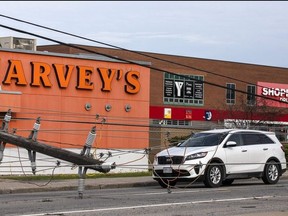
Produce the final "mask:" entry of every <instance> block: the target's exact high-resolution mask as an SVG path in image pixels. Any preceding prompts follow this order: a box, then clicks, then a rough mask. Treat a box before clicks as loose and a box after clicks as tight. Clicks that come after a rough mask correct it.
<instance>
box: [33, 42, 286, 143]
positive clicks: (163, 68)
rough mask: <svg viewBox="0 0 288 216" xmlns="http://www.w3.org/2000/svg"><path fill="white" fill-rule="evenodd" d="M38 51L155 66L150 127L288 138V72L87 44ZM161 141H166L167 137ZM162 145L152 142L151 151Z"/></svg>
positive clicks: (262, 66)
mask: <svg viewBox="0 0 288 216" xmlns="http://www.w3.org/2000/svg"><path fill="white" fill-rule="evenodd" d="M75 46H78V47H79V48H80V49H76V48H75ZM38 50H42V51H49V52H59V53H70V54H76V53H78V54H79V53H86V54H88V53H89V54H91V55H92V54H93V53H94V52H96V53H98V54H99V53H102V54H104V55H109V56H115V57H117V58H121V59H126V60H137V61H147V62H151V78H150V125H151V126H153V125H155V126H157V125H158V126H159V125H162V126H163V125H165V126H167V127H173V128H175V127H176V128H177V127H181V131H184V130H183V128H185V127H187V131H186V132H185V133H186V134H187V133H191V130H192V132H193V130H197V129H199V130H202V129H213V128H217V127H225V126H226V125H225V124H226V122H229V120H231V119H234V120H235V119H236V120H239V119H240V120H241V119H244V120H251V121H252V120H256V121H258V123H263V122H270V123H271V124H270V126H271V125H274V126H275V125H277V127H280V128H282V126H283V128H282V129H283V132H284V134H285V133H287V122H288V115H287V114H288V112H287V110H286V108H287V107H288V103H287V100H288V94H287V92H288V81H287V76H288V68H281V67H273V66H265V65H255V64H245V63H238V62H228V61H220V60H211V59H202V58H193V57H186V56H176V55H166V54H158V53H148V52H135V51H132V52H131V51H127V50H121V49H112V48H103V47H94V46H84V45H74V47H69V46H64V45H47V46H38ZM269 98H270V99H271V100H269ZM263 103H264V104H263ZM261 104H262V105H261ZM243 106H245V108H244V107H243ZM255 106H256V108H257V109H256V108H255ZM235 107H236V108H235ZM249 107H250V108H249ZM261 107H262V110H260V108H261ZM264 108H267V109H266V110H264ZM268 108H269V109H268ZM233 109H234V110H233ZM267 113H270V114H269V115H267ZM228 125H229V124H228ZM250 126H251V125H250ZM282 129H281V130H282ZM175 130H177V129H175ZM171 131H172V133H173V130H172V129H171V130H169V132H171ZM177 133H178V134H179V131H177ZM180 133H181V132H180ZM185 133H184V134H185ZM151 136H152V134H150V137H151ZM170 136H173V135H171V133H170ZM285 137H286V135H285ZM285 139H286V138H285ZM160 140H161V142H163V137H161V138H160ZM158 144H159V141H156V142H155V143H154V142H153V140H150V146H154V145H155V146H156V145H158ZM162 144H163V143H162Z"/></svg>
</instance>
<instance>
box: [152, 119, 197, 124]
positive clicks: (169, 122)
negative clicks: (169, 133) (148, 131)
mask: <svg viewBox="0 0 288 216" xmlns="http://www.w3.org/2000/svg"><path fill="white" fill-rule="evenodd" d="M152 124H153V125H171V126H192V121H187V120H166V119H164V120H156V119H154V120H153V122H152Z"/></svg>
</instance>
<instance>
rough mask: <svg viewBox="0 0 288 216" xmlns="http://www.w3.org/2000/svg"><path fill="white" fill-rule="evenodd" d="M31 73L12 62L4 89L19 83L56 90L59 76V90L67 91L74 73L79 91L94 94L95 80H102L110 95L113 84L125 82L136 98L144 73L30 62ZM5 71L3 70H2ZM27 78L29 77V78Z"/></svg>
mask: <svg viewBox="0 0 288 216" xmlns="http://www.w3.org/2000/svg"><path fill="white" fill-rule="evenodd" d="M30 65H31V67H30V68H31V76H30V73H25V71H24V66H23V63H22V61H21V60H8V67H7V68H6V69H4V71H5V70H6V73H5V76H4V79H3V80H2V83H3V84H4V85H11V84H12V83H15V84H16V85H21V86H27V85H30V86H33V87H40V86H42V87H48V88H50V87H52V82H51V76H56V79H57V84H58V87H59V88H62V89H65V88H67V87H68V86H69V85H70V84H71V83H73V82H74V81H73V80H71V76H72V73H73V72H74V71H75V70H76V72H77V80H76V82H74V84H75V87H76V89H79V90H80V89H81V90H93V89H94V88H95V85H94V83H93V81H92V80H93V79H94V77H93V76H98V77H97V78H99V79H100V80H101V83H102V87H101V90H102V91H104V92H110V91H111V90H112V88H111V83H112V81H113V80H117V81H119V80H121V79H124V80H125V85H124V91H125V92H126V93H128V94H136V93H138V92H139V91H140V87H141V85H140V82H139V78H140V73H139V72H138V71H127V72H124V71H123V70H121V69H110V68H94V67H91V66H83V65H64V64H57V63H53V64H48V63H45V62H36V61H32V62H30ZM1 69H3V68H1ZM26 74H29V77H27V75H26Z"/></svg>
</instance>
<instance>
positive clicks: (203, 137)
mask: <svg viewBox="0 0 288 216" xmlns="http://www.w3.org/2000/svg"><path fill="white" fill-rule="evenodd" d="M226 136H227V133H225V134H224V133H198V134H195V135H193V136H192V137H191V138H189V139H188V140H186V141H184V142H183V143H182V144H181V145H179V147H200V146H216V145H218V144H219V143H221V142H222V140H223V139H224V138H225V137H226Z"/></svg>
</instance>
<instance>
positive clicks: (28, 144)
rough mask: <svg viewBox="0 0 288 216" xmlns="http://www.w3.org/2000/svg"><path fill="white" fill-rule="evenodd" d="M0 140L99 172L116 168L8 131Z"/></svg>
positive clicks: (2, 133) (0, 135) (1, 134)
mask: <svg viewBox="0 0 288 216" xmlns="http://www.w3.org/2000/svg"><path fill="white" fill-rule="evenodd" d="M0 141H2V142H5V143H10V144H12V145H16V146H19V147H22V148H26V149H28V150H31V151H35V152H39V153H41V154H45V155H48V156H51V157H55V158H58V159H61V160H64V161H67V162H71V163H73V164H76V165H79V166H83V167H86V168H88V169H93V170H96V171H98V172H102V173H107V172H109V171H110V170H111V169H113V168H115V167H113V166H114V165H113V164H112V165H109V164H108V165H106V164H103V161H100V160H97V159H94V158H92V157H88V156H86V155H80V154H77V153H74V152H71V151H68V150H65V149H62V148H58V147H54V146H50V145H47V144H45V143H41V142H38V141H34V140H32V139H28V138H24V137H21V136H17V135H12V134H9V133H6V132H2V131H0Z"/></svg>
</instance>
